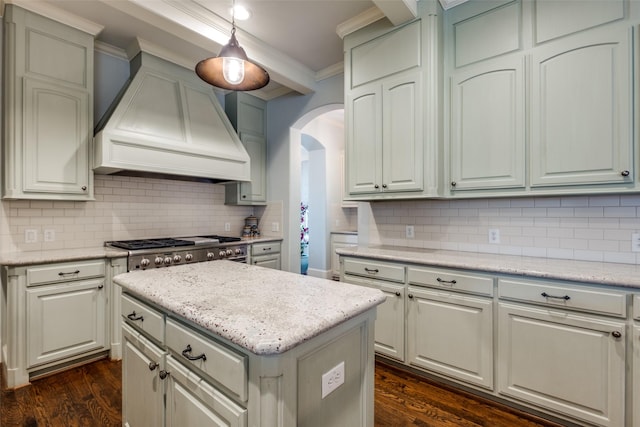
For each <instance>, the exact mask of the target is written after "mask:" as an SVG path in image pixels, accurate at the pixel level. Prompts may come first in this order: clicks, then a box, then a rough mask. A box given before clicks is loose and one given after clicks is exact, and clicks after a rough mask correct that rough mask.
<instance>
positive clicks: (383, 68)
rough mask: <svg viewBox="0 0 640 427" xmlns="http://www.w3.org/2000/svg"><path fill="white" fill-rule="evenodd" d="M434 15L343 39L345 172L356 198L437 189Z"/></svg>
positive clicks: (419, 194) (400, 195) (429, 192)
mask: <svg viewBox="0 0 640 427" xmlns="http://www.w3.org/2000/svg"><path fill="white" fill-rule="evenodd" d="M420 7H421V8H422V6H420ZM425 7H426V6H425ZM437 16H438V15H437V14H433V15H428V14H425V18H424V19H418V20H416V21H413V22H411V23H409V24H406V25H404V26H401V27H397V28H393V27H385V24H384V23H376V24H374V25H372V26H369V27H367V28H365V29H363V30H361V31H360V32H358V33H355V34H354V35H349V36H347V37H345V51H346V59H345V125H346V141H345V156H346V171H345V178H346V189H347V193H348V197H349V198H350V199H351V200H377V199H387V198H413V197H424V196H427V195H435V194H436V193H437V189H436V187H437V182H436V181H437V177H436V175H437V173H436V172H435V170H436V167H437V164H438V155H439V154H438V150H437V149H436V148H434V147H436V146H437V144H438V141H439V138H438V136H437V131H438V126H437V122H436V121H435V120H431V119H430V118H432V117H436V115H437V112H436V108H434V105H435V104H437V102H436V99H437V93H438V90H439V89H438V87H439V86H438V84H437V78H438V73H437V72H436V70H437V69H438V68H437V66H436V65H434V64H433V63H435V62H436V59H435V58H437V56H438V54H439V50H438V48H437V47H438V43H437V37H438V32H437V31H436V30H435V29H434V28H436V27H437V26H438V24H437V22H436V21H437V19H438V18H437ZM427 34H428V36H427ZM427 37H428V39H427ZM398 46H402V48H401V49H400V48H398ZM427 46H429V47H428V48H427ZM430 65H433V69H431V68H429V67H430ZM427 69H429V71H433V72H429V73H427V71H426V70H427Z"/></svg>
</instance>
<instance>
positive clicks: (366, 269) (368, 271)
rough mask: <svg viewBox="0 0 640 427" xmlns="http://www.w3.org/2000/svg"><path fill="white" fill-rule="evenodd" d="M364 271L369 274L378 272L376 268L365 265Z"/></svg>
mask: <svg viewBox="0 0 640 427" xmlns="http://www.w3.org/2000/svg"><path fill="white" fill-rule="evenodd" d="M364 271H366V272H367V273H369V274H378V273H379V272H380V271H379V270H378V269H377V268H368V267H365V268H364Z"/></svg>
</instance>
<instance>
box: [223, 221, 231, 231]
mask: <svg viewBox="0 0 640 427" xmlns="http://www.w3.org/2000/svg"><path fill="white" fill-rule="evenodd" d="M224 231H231V223H229V222H225V223H224Z"/></svg>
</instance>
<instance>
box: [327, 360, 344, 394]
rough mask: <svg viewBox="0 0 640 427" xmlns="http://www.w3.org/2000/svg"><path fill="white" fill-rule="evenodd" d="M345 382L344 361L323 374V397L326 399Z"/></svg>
mask: <svg viewBox="0 0 640 427" xmlns="http://www.w3.org/2000/svg"><path fill="white" fill-rule="evenodd" d="M342 384H344V362H340V363H338V364H337V365H336V366H334V367H333V368H331V369H329V370H328V371H327V372H325V373H324V374H322V398H323V399H324V398H325V397H327V396H328V395H329V394H331V393H332V392H333V391H334V390H335V389H337V388H338V387H340V386H341V385H342Z"/></svg>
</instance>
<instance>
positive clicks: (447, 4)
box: [440, 0, 468, 10]
mask: <svg viewBox="0 0 640 427" xmlns="http://www.w3.org/2000/svg"><path fill="white" fill-rule="evenodd" d="M467 1H468V0H440V4H441V5H442V8H443V9H444V10H447V9H451V8H452V7H454V6H457V5H459V4H462V3H465V2H467Z"/></svg>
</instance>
